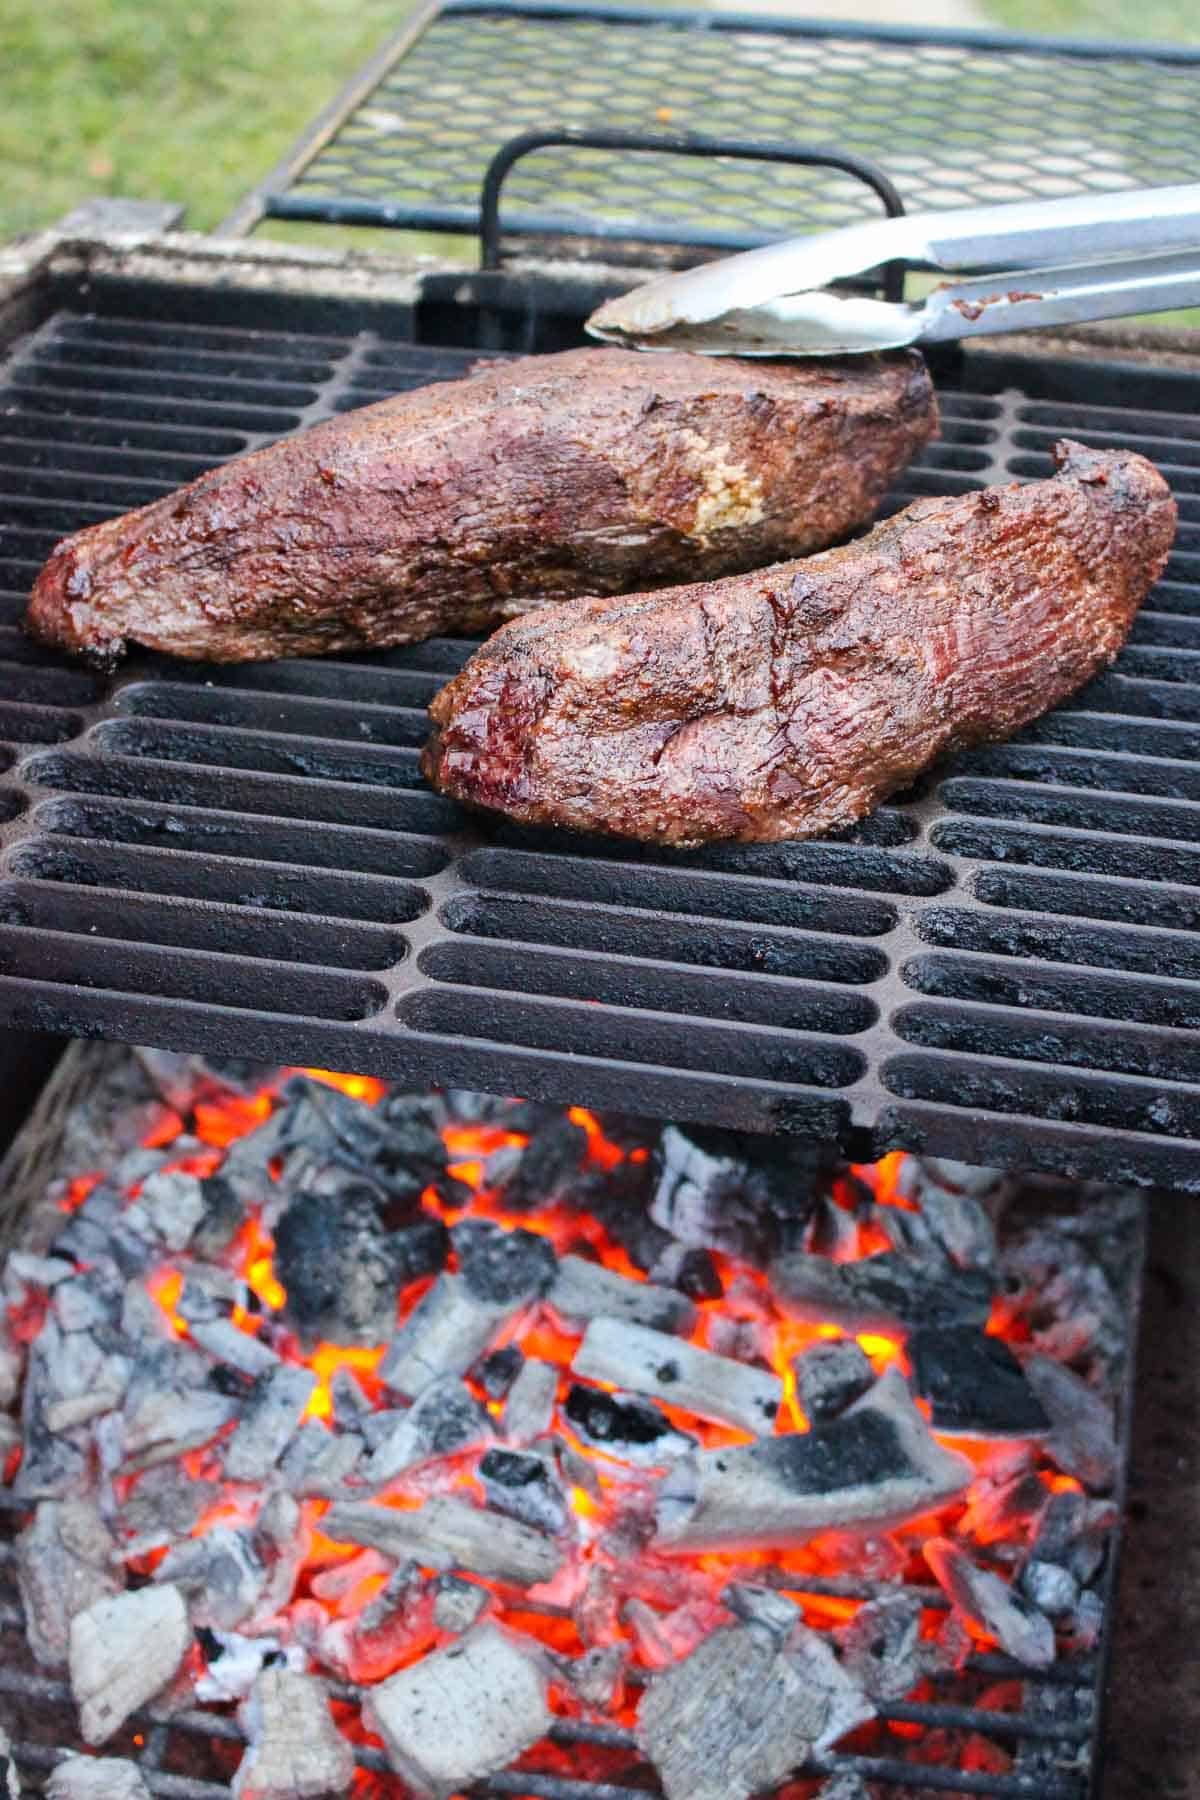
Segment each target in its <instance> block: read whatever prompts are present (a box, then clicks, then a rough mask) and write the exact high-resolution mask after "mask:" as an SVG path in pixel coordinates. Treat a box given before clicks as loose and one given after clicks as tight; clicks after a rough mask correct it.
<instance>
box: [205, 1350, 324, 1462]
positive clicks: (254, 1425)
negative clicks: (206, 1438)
mask: <svg viewBox="0 0 1200 1800" xmlns="http://www.w3.org/2000/svg"><path fill="white" fill-rule="evenodd" d="M316 1385H317V1378H316V1376H315V1375H314V1374H313V1372H312V1370H311V1369H305V1368H302V1367H300V1366H299V1365H298V1364H296V1363H281V1364H280V1365H279V1367H278V1368H277V1369H272V1370H271V1371H270V1373H269V1374H267V1375H263V1376H261V1377H260V1379H259V1380H258V1381H256V1382H255V1384H254V1388H253V1390H252V1392H251V1394H250V1397H249V1399H248V1400H247V1401H246V1404H245V1406H244V1407H243V1408H242V1409H241V1416H240V1417H239V1419H238V1423H237V1425H236V1427H235V1429H234V1432H233V1436H232V1437H231V1438H230V1439H229V1442H228V1443H227V1444H226V1446H225V1456H224V1460H223V1467H224V1470H225V1478H226V1480H227V1481H265V1480H266V1478H267V1476H268V1475H269V1474H270V1472H271V1470H272V1469H273V1468H274V1467H275V1464H276V1463H277V1462H278V1461H279V1459H280V1457H281V1456H282V1455H283V1453H284V1451H285V1450H286V1449H287V1446H288V1444H289V1443H290V1442H291V1440H292V1438H293V1437H294V1436H295V1434H296V1432H297V1430H298V1429H299V1426H300V1420H301V1418H302V1417H303V1415H304V1411H305V1408H306V1407H307V1406H308V1403H309V1401H310V1400H311V1399H312V1396H313V1390H314V1389H315V1387H316Z"/></svg>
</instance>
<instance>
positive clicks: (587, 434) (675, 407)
mask: <svg viewBox="0 0 1200 1800" xmlns="http://www.w3.org/2000/svg"><path fill="white" fill-rule="evenodd" d="M936 426H937V407H936V403H935V401H934V398H933V390H932V387H931V385H930V382H929V377H928V374H927V373H926V371H925V367H924V364H923V363H922V362H921V360H920V358H919V357H917V356H915V355H913V354H912V353H911V352H909V353H905V354H904V355H901V356H893V357H886V358H884V357H880V358H871V359H867V360H865V361H864V360H863V359H855V360H850V361H846V362H842V363H774V364H764V363H755V364H753V365H747V364H745V363H735V362H730V361H719V362H716V361H713V360H711V359H708V358H705V357H699V356H686V355H664V356H639V355H637V354H636V353H635V352H632V351H626V350H600V349H596V350H571V351H568V352H566V353H565V354H563V355H560V356H538V357H527V358H524V359H522V360H520V361H512V362H505V363H493V364H489V365H485V366H483V367H482V368H480V369H478V370H476V371H475V372H474V373H473V374H472V375H471V376H470V377H469V379H467V380H465V381H457V382H448V383H444V384H441V385H438V386H434V387H429V388H422V389H420V390H418V391H417V392H414V393H408V394H401V395H398V396H397V397H396V398H395V399H394V400H385V401H383V402H382V403H381V404H380V405H378V406H369V407H366V408H364V409H363V410H362V411H361V412H356V413H349V414H347V415H345V416H344V417H342V418H339V419H334V420H331V421H329V422H328V423H327V424H323V425H318V426H315V427H314V428H313V429H312V430H311V431H307V432H303V433H301V434H300V435H299V436H297V437H293V438H288V439H285V440H284V441H283V442H282V443H279V444H275V445H272V446H271V447H270V448H268V449H266V450H260V451H257V452H255V454H254V455H252V456H246V457H242V458H241V459H239V460H238V461H237V462H233V463H229V464H227V465H226V466H225V467H224V468H221V469H217V470H215V471H214V472H213V473H211V474H209V475H203V476H201V478H200V479H199V480H198V481H194V482H193V483H192V484H191V486H190V487H186V488H183V489H181V490H180V492H179V493H176V494H169V495H167V496H165V497H164V498H163V499H162V500H157V501H155V502H154V504H153V505H152V506H146V507H143V508H142V510H141V511H140V512H136V513H130V514H128V515H127V516H126V517H124V518H120V519H110V520H106V521H105V522H104V523H103V524H100V525H94V526H92V527H91V528H90V529H88V530H86V531H81V532H77V533H76V534H75V536H74V537H70V538H67V539H66V540H65V541H64V542H63V543H62V544H60V545H59V546H58V548H57V549H56V550H55V552H54V554H53V556H51V558H50V560H49V562H48V563H47V564H46V567H45V569H44V570H43V571H42V573H41V575H40V576H39V577H38V580H37V583H36V584H35V586H34V590H33V596H32V599H31V601H30V606H29V612H28V617H27V624H28V626H29V629H30V630H31V631H32V632H33V633H34V635H35V636H36V637H40V638H42V639H44V640H45V641H46V642H47V643H51V644H55V645H58V646H59V647H60V648H62V649H64V650H73V651H76V652H78V653H80V654H82V655H85V656H88V657H90V658H91V659H92V660H93V661H98V662H103V663H111V662H113V661H115V659H116V658H117V657H118V656H119V655H120V654H121V652H122V650H123V649H124V647H125V643H126V641H127V640H128V639H133V640H135V641H136V642H137V643H139V644H147V645H149V646H151V647H152V648H154V649H156V650H165V651H169V652H172V653H173V654H175V655H177V656H192V657H204V658H208V659H210V660H214V661H219V662H242V661H247V660H251V659H253V658H256V657H270V656H283V655H292V656H298V655H309V654H315V653H320V652H322V651H331V650H349V649H356V648H359V647H361V646H364V645H366V646H385V645H389V644H402V643H409V642H412V641H414V640H415V639H418V638H425V637H430V636H432V635H434V634H435V633H438V632H467V633H470V632H481V631H487V630H489V629H491V628H492V627H493V626H495V625H496V624H497V623H499V622H500V620H502V619H504V618H509V617H511V616H512V615H513V614H514V613H516V612H521V611H523V610H525V608H526V607H528V606H529V605H531V604H538V603H540V602H544V601H547V600H560V599H563V598H566V597H569V596H573V595H577V594H612V593H620V592H623V591H624V590H625V589H627V588H630V587H633V586H637V587H639V588H642V587H652V586H655V585H662V584H664V583H666V582H669V581H681V580H689V579H690V580H696V579H699V578H701V577H704V578H708V577H712V576H715V575H723V574H729V573H730V572H731V571H733V570H738V569H751V568H756V567H760V566H761V565H762V564H763V563H767V562H774V561H777V560H778V559H779V558H780V557H782V556H794V555H801V554H803V553H804V552H806V551H809V550H816V549H821V548H824V546H825V545H827V544H831V543H835V542H836V541H837V540H838V539H840V538H843V537H845V535H846V534H847V532H849V531H851V530H853V528H854V527H855V526H856V525H860V524H863V523H864V522H865V521H866V520H868V519H869V518H870V517H871V515H872V514H873V513H874V511H875V508H876V507H877V505H878V504H879V501H880V499H881V498H882V496H883V494H884V493H885V491H886V490H887V488H888V486H889V484H890V483H891V481H892V480H893V479H894V477H895V476H896V474H897V473H898V471H899V470H900V469H902V468H903V467H904V465H905V464H906V463H907V462H908V461H909V459H910V458H911V457H912V456H913V455H914V453H915V452H916V451H917V450H918V449H919V448H920V446H921V445H922V444H923V443H924V442H925V441H926V439H928V438H929V437H931V436H932V435H933V432H934V431H935V429H936Z"/></svg>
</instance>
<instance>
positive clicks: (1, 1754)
mask: <svg viewBox="0 0 1200 1800" xmlns="http://www.w3.org/2000/svg"><path fill="white" fill-rule="evenodd" d="M0 1796H3V1797H4V1800H21V1779H20V1776H19V1775H18V1774H17V1763H16V1758H15V1757H14V1756H13V1753H12V1745H11V1744H10V1743H9V1741H8V1733H7V1732H6V1731H5V1729H4V1727H3V1725H0Z"/></svg>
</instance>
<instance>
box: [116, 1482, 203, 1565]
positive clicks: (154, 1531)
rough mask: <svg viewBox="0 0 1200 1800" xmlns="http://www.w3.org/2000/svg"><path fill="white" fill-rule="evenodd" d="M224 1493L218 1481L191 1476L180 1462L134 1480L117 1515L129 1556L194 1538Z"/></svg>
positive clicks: (125, 1553)
mask: <svg viewBox="0 0 1200 1800" xmlns="http://www.w3.org/2000/svg"><path fill="white" fill-rule="evenodd" d="M219 1493H220V1486H219V1484H218V1483H217V1482H215V1481H205V1480H203V1479H202V1478H201V1477H199V1476H196V1475H189V1474H188V1472H187V1470H186V1469H183V1468H182V1467H180V1465H179V1464H178V1463H160V1464H159V1465H158V1466H157V1467H156V1468H153V1469H147V1470H146V1471H145V1473H144V1474H142V1475H139V1476H138V1477H137V1480H136V1481H135V1482H134V1483H133V1485H132V1486H131V1488H130V1489H129V1492H128V1493H127V1494H126V1496H125V1499H124V1501H123V1502H122V1503H121V1505H120V1506H119V1507H118V1508H117V1510H116V1512H115V1514H114V1516H113V1526H114V1529H115V1531H116V1535H117V1540H118V1542H119V1543H120V1546H121V1554H122V1556H124V1557H125V1558H126V1559H128V1558H129V1557H133V1556H144V1555H145V1553H146V1552H147V1551H148V1550H159V1549H162V1548H163V1547H164V1546H165V1545H167V1544H171V1543H173V1542H174V1541H175V1540H176V1539H177V1538H186V1537H190V1536H191V1534H192V1531H193V1529H194V1528H195V1526H196V1525H197V1524H198V1523H199V1521H200V1519H201V1517H202V1516H203V1515H204V1514H205V1513H206V1512H207V1511H208V1509H209V1507H210V1506H212V1505H213V1503H214V1502H215V1500H216V1498H217V1495H218V1494H219Z"/></svg>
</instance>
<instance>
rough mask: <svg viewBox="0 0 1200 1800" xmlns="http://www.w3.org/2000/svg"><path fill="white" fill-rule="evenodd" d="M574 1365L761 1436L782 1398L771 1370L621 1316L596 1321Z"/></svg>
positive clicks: (770, 1427)
mask: <svg viewBox="0 0 1200 1800" xmlns="http://www.w3.org/2000/svg"><path fill="white" fill-rule="evenodd" d="M571 1367H572V1369H573V1371H574V1372H575V1374H576V1375H582V1376H583V1377H584V1378H585V1380H589V1381H607V1382H611V1383H612V1384H613V1385H614V1387H619V1388H629V1389H631V1390H632V1391H633V1392H634V1393H635V1394H645V1395H647V1396H648V1397H649V1398H651V1399H656V1400H665V1401H667V1402H668V1404H670V1405H674V1406H678V1407H681V1408H682V1409H683V1410H684V1411H685V1412H692V1413H696V1414H698V1415H699V1416H700V1417H701V1418H704V1419H715V1420H717V1421H718V1422H719V1423H721V1424H725V1425H734V1426H737V1427H738V1429H739V1430H741V1431H750V1432H754V1433H755V1434H756V1435H757V1436H762V1435H764V1434H765V1433H768V1432H770V1431H772V1430H773V1429H774V1427H775V1421H776V1419H777V1417H778V1415H779V1408H780V1405H781V1404H782V1401H783V1383H782V1381H781V1380H780V1379H779V1377H778V1375H775V1374H773V1373H772V1372H771V1371H770V1370H769V1369H754V1368H750V1367H749V1366H748V1365H747V1364H745V1363H739V1362H734V1361H733V1359H732V1358H731V1357H727V1356H717V1355H716V1354H714V1352H713V1351H711V1350H700V1349H697V1347H696V1346H695V1345H694V1344H689V1343H683V1342H680V1341H678V1340H676V1339H674V1338H671V1337H669V1336H668V1335H667V1334H666V1333H664V1332H661V1331H651V1330H649V1329H648V1328H647V1327H645V1326H642V1325H632V1324H629V1323H628V1322H627V1321H626V1320H623V1319H610V1318H600V1319H593V1320H592V1322H591V1324H590V1325H589V1326H588V1328H587V1330H586V1332H585V1333H584V1336H583V1342H582V1343H581V1344H580V1346H579V1349H578V1350H577V1351H576V1352H575V1357H574V1360H573V1361H572V1363H571Z"/></svg>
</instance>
